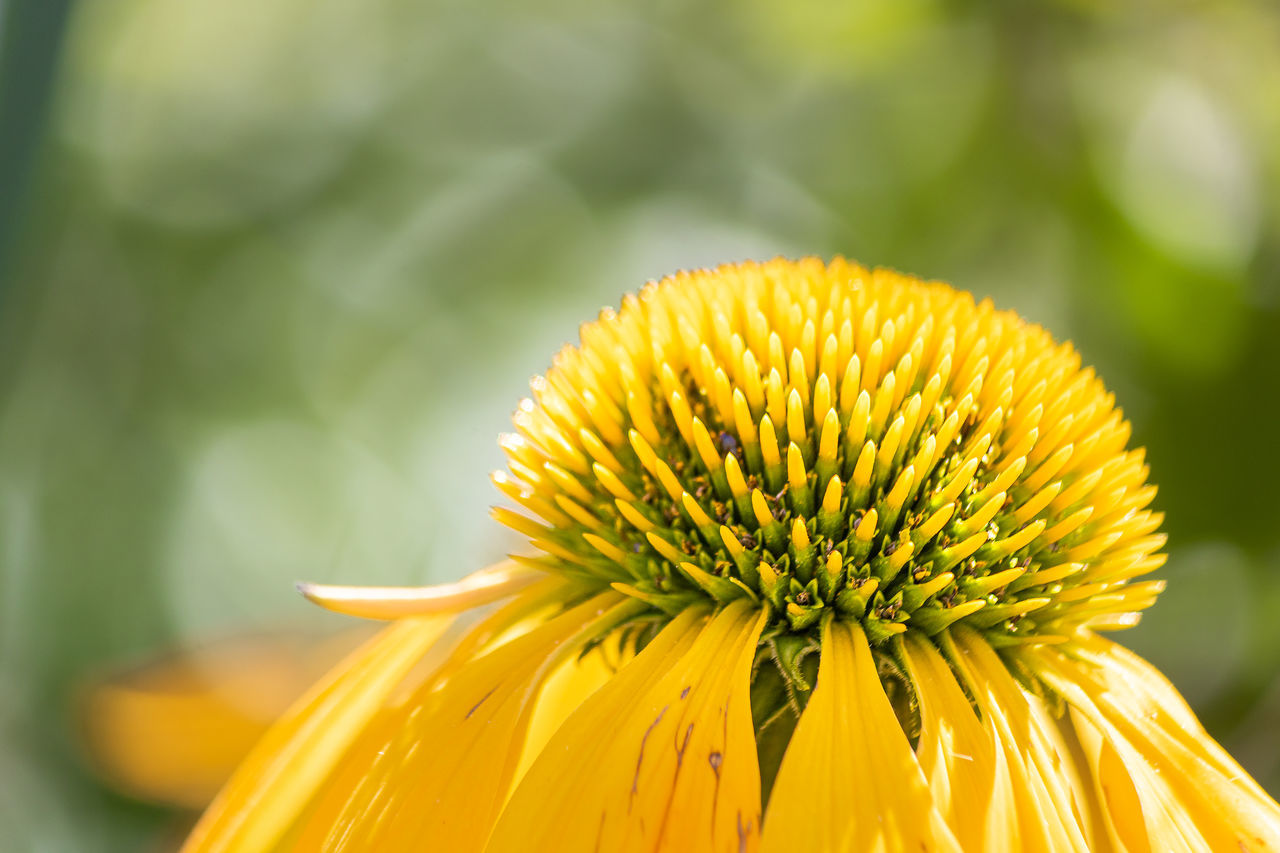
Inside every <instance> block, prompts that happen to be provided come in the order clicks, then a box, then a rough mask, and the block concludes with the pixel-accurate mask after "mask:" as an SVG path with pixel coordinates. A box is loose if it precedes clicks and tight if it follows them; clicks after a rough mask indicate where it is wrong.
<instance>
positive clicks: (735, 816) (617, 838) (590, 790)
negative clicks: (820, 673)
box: [487, 600, 764, 853]
mask: <svg viewBox="0 0 1280 853" xmlns="http://www.w3.org/2000/svg"><path fill="white" fill-rule="evenodd" d="M763 623H764V614H763V613H762V612H761V611H759V610H755V609H754V608H752V606H751V605H750V604H749V603H748V602H747V601H745V600H739V601H736V602H734V603H732V604H730V605H728V606H727V607H725V608H724V609H723V610H721V611H720V612H719V613H718V614H717V615H716V616H715V617H713V618H712V619H711V620H710V621H709V622H708V621H707V620H706V617H705V616H704V615H703V614H702V613H700V612H698V611H696V610H692V609H691V610H687V611H685V612H684V613H682V614H681V615H680V616H677V617H676V618H675V619H674V620H673V621H672V622H671V624H669V625H668V626H667V627H666V628H665V629H663V631H662V632H661V633H660V634H659V635H658V636H657V637H656V638H655V639H654V640H653V641H652V642H651V643H649V645H647V646H646V647H645V648H644V650H643V651H641V652H640V654H639V655H637V656H636V657H635V659H634V660H632V661H631V662H630V663H629V664H627V665H626V666H625V667H623V668H622V669H621V670H620V671H619V672H618V674H617V675H616V676H614V677H613V678H612V679H610V681H609V682H608V684H607V685H605V686H604V687H603V688H601V689H600V690H599V691H597V692H596V693H595V694H593V695H592V696H591V698H589V699H588V700H587V701H586V702H585V703H584V704H583V705H582V707H581V708H579V709H578V710H577V712H575V713H574V714H573V715H572V716H570V717H569V719H568V720H566V721H565V722H564V724H563V725H562V726H561V727H560V729H559V730H558V731H557V732H556V734H555V735H554V736H553V737H552V738H551V740H550V742H549V743H548V744H547V746H546V748H545V749H544V750H543V752H542V754H541V755H539V756H538V758H537V759H536V760H535V761H534V763H533V766H532V767H530V768H529V772H528V773H527V774H526V775H525V777H524V779H523V780H522V781H521V783H520V785H519V787H518V788H517V789H516V791H515V793H514V794H513V795H512V798H511V801H510V803H509V804H508V805H507V808H506V810H505V811H504V812H503V814H502V816H501V818H500V819H499V822H498V827H497V829H496V830H495V832H494V835H493V838H492V839H491V840H490V844H489V846H488V848H487V849H488V850H489V851H495V852H496V851H513V853H514V851H520V853H524V851H540V850H548V851H562V850H563V851H579V850H609V851H628V850H645V851H651V850H716V851H718V850H726V851H737V850H744V849H745V850H749V849H753V848H754V846H755V843H756V840H757V839H758V836H759V810H760V781H759V773H758V768H757V764H756V751H755V738H754V732H753V729H752V723H751V709H750V696H749V685H750V666H751V661H752V657H753V655H754V653H755V648H756V643H757V640H758V638H759V634H760V630H761V627H762V626H763Z"/></svg>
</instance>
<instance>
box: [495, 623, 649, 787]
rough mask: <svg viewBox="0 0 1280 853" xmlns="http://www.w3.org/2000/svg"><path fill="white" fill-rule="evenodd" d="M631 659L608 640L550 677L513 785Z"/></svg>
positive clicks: (540, 696) (614, 641)
mask: <svg viewBox="0 0 1280 853" xmlns="http://www.w3.org/2000/svg"><path fill="white" fill-rule="evenodd" d="M634 657H635V651H634V650H633V649H632V648H631V644H630V643H626V644H625V645H623V644H620V643H619V641H618V640H617V639H616V638H610V639H608V640H606V641H605V642H602V643H601V644H600V645H598V646H596V647H595V648H594V649H592V650H591V651H590V652H588V653H586V654H584V655H582V656H581V657H576V658H571V659H570V660H567V661H565V662H564V663H563V664H561V666H560V668H559V669H558V670H556V671H555V672H554V673H552V674H551V676H550V677H549V678H548V679H547V681H546V684H544V685H543V688H542V691H541V692H540V693H539V694H538V703H537V707H536V708H535V709H534V712H533V718H532V719H531V720H530V721H529V732H528V734H527V735H526V737H525V744H524V750H523V752H522V754H521V756H520V765H519V767H518V768H517V770H516V774H515V777H514V782H516V783H519V781H520V779H521V778H523V777H524V774H525V773H526V772H528V770H529V767H530V766H531V765H532V764H533V761H534V759H535V758H537V757H538V755H539V753H541V752H542V750H543V749H545V748H546V745H547V742H548V741H549V740H550V739H551V736H552V735H554V734H555V733H556V730H557V729H559V728H560V725H561V724H562V723H563V722H564V721H565V720H566V719H568V717H569V715H570V714H572V713H573V712H574V711H576V710H577V709H578V707H579V706H581V705H582V703H583V702H585V701H587V697H589V696H590V695H591V694H592V693H595V692H596V691H597V690H599V689H600V688H601V687H603V686H604V685H605V684H606V683H607V682H608V681H609V679H611V678H612V677H613V676H615V675H617V673H618V670H619V669H621V668H622V667H623V666H624V665H626V664H627V663H628V662H630V661H631V660H632V659H633V658H634Z"/></svg>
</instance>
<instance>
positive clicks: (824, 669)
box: [762, 621, 960, 853]
mask: <svg viewBox="0 0 1280 853" xmlns="http://www.w3.org/2000/svg"><path fill="white" fill-rule="evenodd" d="M878 848H886V849H890V850H959V849H960V846H959V844H958V843H957V841H956V839H955V837H954V836H953V835H952V833H951V830H950V829H949V828H948V827H947V825H946V822H945V821H944V820H943V818H942V815H941V814H940V813H939V811H938V809H937V808H936V807H935V806H934V802H933V799H932V797H931V795H930V793H929V788H928V783H927V782H926V781H925V777H924V773H923V772H922V771H921V769H920V765H919V763H918V762H917V761H916V757H915V754H914V753H913V752H912V750H911V745H910V743H908V741H907V737H906V735H905V734H904V733H903V731H902V727H901V725H900V724H899V722H898V719H897V717H896V716H895V715H894V712H893V706H892V705H890V703H889V699H888V697H887V696H886V695H885V692H884V688H883V687H882V686H881V683H880V677H879V675H878V674H877V671H876V662H875V659H874V657H873V656H872V654H871V647H870V646H869V645H868V643H867V639H866V635H865V634H864V633H863V631H862V628H861V627H859V626H858V625H856V624H850V623H844V622H834V621H833V622H829V623H828V624H827V625H826V626H825V627H824V629H823V636H822V659H821V662H820V663H819V666H818V684H817V687H816V689H815V690H814V692H813V696H812V698H810V700H809V704H808V706H807V707H806V708H805V710H804V713H803V714H802V715H801V717H800V723H799V725H798V726H797V727H796V731H795V734H794V735H793V736H792V739H791V743H790V744H789V745H788V747H787V752H786V755H785V756H784V757H783V759H782V766H781V768H780V769H779V771H778V779H777V782H776V783H775V784H774V787H773V793H772V795H771V796H770V799H769V810H768V814H767V815H766V820H765V834H764V843H763V845H762V849H763V850H764V851H779V853H786V852H787V851H794V850H838V851H862V850H867V851H870V850H876V849H878Z"/></svg>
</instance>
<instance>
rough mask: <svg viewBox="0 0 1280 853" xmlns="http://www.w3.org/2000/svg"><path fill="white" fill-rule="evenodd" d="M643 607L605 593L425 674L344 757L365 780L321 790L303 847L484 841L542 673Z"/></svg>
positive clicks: (349, 770)
mask: <svg viewBox="0 0 1280 853" xmlns="http://www.w3.org/2000/svg"><path fill="white" fill-rule="evenodd" d="M642 607H643V605H641V604H639V603H638V602H634V601H630V600H627V599H625V598H624V596H622V595H620V594H618V593H616V592H613V591H609V592H605V593H602V594H600V595H597V596H595V597H594V598H592V599H590V600H588V601H586V602H583V603H582V604H580V605H578V606H576V607H573V608H571V609H569V610H566V611H565V612H563V613H562V614H560V615H559V616H556V617H554V618H552V619H549V620H547V621H546V622H544V623H542V624H540V625H538V626H537V627H535V628H533V629H531V630H529V631H527V632H526V633H524V634H521V635H519V636H516V637H513V638H511V639H509V640H507V641H506V642H505V643H503V644H501V645H499V646H497V647H496V648H494V649H492V650H491V651H489V652H487V653H486V654H484V655H482V656H480V657H477V658H474V659H472V660H470V661H467V662H465V663H462V664H461V665H460V666H458V667H457V668H456V669H455V670H454V671H453V672H452V673H451V674H450V675H449V676H448V677H447V678H446V680H445V682H444V684H443V686H437V685H435V684H431V683H427V684H424V685H423V686H422V687H421V688H420V689H419V691H418V692H417V694H415V695H413V696H411V697H409V698H408V699H407V700H406V701H405V702H404V703H403V705H402V706H400V707H397V708H392V709H389V710H388V711H387V713H386V714H385V715H384V719H383V720H381V721H379V722H380V724H379V726H377V727H376V728H375V729H374V730H372V732H371V735H370V736H367V737H362V738H360V740H359V741H358V742H357V744H356V745H355V746H354V747H353V748H352V749H351V750H350V751H349V752H348V754H347V755H346V756H345V757H344V759H343V764H344V770H343V774H344V776H347V777H354V778H357V779H358V780H359V781H358V783H357V785H356V786H351V785H347V784H340V783H335V784H333V785H331V786H329V787H328V788H327V789H326V790H325V791H324V792H323V794H322V795H321V798H320V799H319V800H318V801H317V803H316V804H315V805H314V806H313V807H312V808H311V809H310V811H309V813H308V814H307V816H306V817H304V818H303V821H304V823H305V829H304V830H303V831H302V832H301V834H300V835H299V837H298V840H297V847H298V849H302V850H339V849H349V848H351V847H355V848H357V849H362V850H391V851H397V850H405V851H408V850H418V849H422V848H423V846H424V845H425V846H427V847H429V848H430V849H433V850H435V849H438V850H448V851H457V852H458V853H464V851H475V850H479V849H481V848H482V847H483V845H484V843H485V841H486V839H487V838H488V835H489V831H490V830H491V829H492V827H493V821H494V818H495V817H496V815H497V812H498V810H499V808H500V807H501V805H502V803H503V801H504V799H505V797H506V795H507V793H508V791H509V788H510V782H511V779H512V776H513V774H514V773H515V771H516V767H517V763H518V760H519V757H520V753H521V747H522V745H523V742H524V737H525V732H526V730H527V729H528V725H529V721H530V719H531V717H532V714H533V710H534V707H535V702H536V699H537V696H538V694H539V690H540V688H541V686H542V684H543V682H544V681H545V680H546V677H547V676H548V674H549V673H551V672H552V671H554V670H555V669H556V668H557V667H558V666H559V665H560V664H562V663H563V662H564V661H565V660H567V659H568V658H569V657H570V656H572V655H574V654H576V653H577V652H578V651H579V650H580V649H581V648H582V646H583V645H584V644H585V643H586V642H587V641H589V640H591V639H592V638H593V637H595V636H598V635H599V634H600V633H602V632H607V631H609V630H611V629H612V628H613V627H614V626H615V625H616V624H617V623H618V622H619V621H622V620H624V619H626V618H629V617H630V616H633V615H634V614H635V613H636V611H637V610H639V609H642Z"/></svg>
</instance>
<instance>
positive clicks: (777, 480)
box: [187, 260, 1280, 851]
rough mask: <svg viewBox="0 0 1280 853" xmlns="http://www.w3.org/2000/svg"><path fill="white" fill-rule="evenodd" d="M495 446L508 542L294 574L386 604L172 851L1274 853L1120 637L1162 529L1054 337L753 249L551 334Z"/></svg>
mask: <svg viewBox="0 0 1280 853" xmlns="http://www.w3.org/2000/svg"><path fill="white" fill-rule="evenodd" d="M515 426H516V430H517V432H516V433H515V434H513V435H510V436H508V437H506V438H504V439H503V440H502V446H503V447H504V449H505V451H506V454H507V457H508V470H507V472H505V473H500V474H497V475H495V480H496V482H497V485H498V487H499V488H500V489H501V490H502V492H503V493H505V494H506V495H507V496H508V497H509V498H510V499H511V500H512V501H513V502H514V503H515V504H517V505H519V507H520V511H514V510H511V509H499V510H497V511H496V513H495V514H496V516H497V518H498V519H499V520H500V521H502V522H504V523H506V524H508V525H510V526H511V527H513V528H515V529H516V530H518V531H520V532H521V533H523V534H526V535H527V536H528V537H529V539H530V540H531V542H532V544H533V546H535V548H536V549H537V551H538V552H539V555H538V556H535V557H514V558H512V560H511V561H509V562H506V563H503V564H501V565H498V566H494V567H491V568H488V569H485V570H483V571H480V572H478V573H476V574H473V575H471V576H470V577H468V578H466V579H464V580H462V581H460V582H458V583H456V584H452V585H448V586H443V587H434V588H423V589H417V588H404V589H370V588H336V587H305V588H304V591H305V592H306V593H307V594H308V595H309V596H310V597H311V598H313V599H314V600H316V601H318V602H319V603H321V604H324V605H325V606H327V607H330V608H331V609H334V610H338V611H342V612H346V613H350V614H358V615H363V616H368V617H372V618H376V619H390V620H393V621H392V623H391V624H390V625H389V626H388V627H387V628H386V629H385V630H384V631H383V633H381V634H380V635H379V636H377V637H376V638H375V639H373V640H372V641H370V642H369V643H368V645H367V646H365V647H364V648H362V649H361V650H360V651H358V652H356V653H355V654H354V655H353V656H351V657H350V658H349V659H348V660H346V661H345V662H344V663H342V664H341V665H340V666H338V667H337V669H335V670H334V671H333V672H332V673H331V674H330V675H329V676H328V677H327V678H326V679H325V680H324V681H323V682H322V683H321V684H319V685H318V686H317V687H315V688H314V689H313V690H312V692H311V693H310V694H309V695H308V696H307V697H306V698H305V699H304V700H302V701H301V702H300V703H299V704H298V705H297V706H296V707H294V708H293V710H292V711H291V712H290V713H289V714H287V715H286V716H285V717H284V718H283V719H282V720H281V721H280V722H279V723H277V724H276V726H275V727H274V728H273V729H272V730H270V731H269V733H268V734H267V735H266V736H265V738H264V739H263V740H262V741H261V742H260V743H259V744H258V745H257V747H256V748H255V749H254V750H253V752H252V753H251V755H250V757H249V758H248V759H247V760H246V762H245V763H244V764H243V765H242V766H241V767H240V769H239V770H238V771H237V772H236V773H235V775H234V776H233V777H232V779H231V780H230V782H229V783H228V784H227V786H226V787H225V788H224V789H223V791H222V793H221V794H220V795H219V796H218V798H217V799H216V800H215V801H214V803H213V805H212V806H211V807H210V808H209V809H208V811H207V812H206V813H205V815H204V817H203V818H202V820H201V821H200V822H199V824H198V825H197V827H196V829H195V831H194V833H193V834H192V836H191V837H190V840H189V841H188V845H187V849H188V850H191V851H203V850H237V851H258V850H267V849H277V848H284V849H297V850H337V849H347V850H441V851H468V850H488V851H529V850H557V851H559V850H567V851H576V850H608V851H615V850H632V849H636V850H654V849H662V850H755V849H763V850H769V851H793V850H811V851H836V850H864V849H865V850H961V849H962V850H1051V851H1061V850H1086V849H1087V850H1107V849H1117V850H1129V851H1137V850H1144V851H1145V850H1151V851H1166V850H1250V851H1259V850H1277V849H1280V808H1278V807H1277V805H1276V803H1274V802H1273V801H1272V800H1271V799H1270V798H1269V797H1268V796H1267V795H1266V794H1265V793H1264V792H1263V791H1262V790H1261V788H1260V787H1259V786H1258V785H1257V784H1256V783H1255V782H1254V781H1253V780H1252V779H1250V778H1249V776H1248V775H1247V774H1246V773H1245V772H1244V771H1243V770H1241V768H1240V767H1239V765H1237V764H1236V763H1235V762H1234V761H1233V760H1232V759H1231V758H1230V757H1229V756H1228V755H1227V754H1226V753H1225V752H1224V751H1223V750H1222V749H1221V747H1219V746H1218V745H1217V744H1215V743H1214V742H1213V741H1212V740H1211V739H1210V738H1209V737H1208V735H1207V734H1206V733H1205V732H1204V730H1203V729H1202V728H1201V727H1200V725H1199V723H1198V722H1197V721H1196V719H1195V717H1194V715H1193V714H1192V712H1191V711H1190V710H1189V708H1188V707H1187V705H1186V704H1185V703H1184V702H1183V700H1182V699H1181V697H1179V695H1178V694H1177V692H1176V691H1175V690H1174V689H1173V687H1172V686H1170V685H1169V683H1168V682H1167V681H1166V680H1165V679H1164V678H1163V677H1162V676H1161V675H1160V674H1159V673H1158V672H1157V671H1156V670H1155V669H1153V668H1152V667H1151V666H1150V665H1149V664H1147V663H1146V662H1144V661H1143V660H1141V659H1139V658H1138V657H1136V656H1135V655H1133V654H1132V653H1130V652H1128V651H1126V650H1125V649H1123V648H1122V647H1120V646H1118V645H1116V644H1114V643H1112V642H1111V641H1110V640H1107V639H1104V638H1103V637H1102V636H1100V635H1099V634H1098V633H1097V632H1098V631H1103V630H1113V629H1117V628H1124V627H1126V626H1129V625H1132V624H1134V623H1135V622H1136V621H1137V619H1138V616H1139V614H1140V612H1141V611H1142V610H1143V609H1144V608H1146V607H1147V606H1149V605H1150V604H1151V603H1152V602H1153V601H1154V600H1155V598H1156V595H1157V594H1158V593H1159V591H1160V588H1161V584H1160V582H1153V581H1142V582H1135V581H1134V579H1135V578H1137V577H1139V576H1141V575H1144V574H1146V573H1148V572H1150V571H1151V570H1153V569H1155V568H1157V567H1158V566H1160V565H1161V563H1162V562H1163V557H1162V556H1161V555H1159V554H1158V553H1157V551H1158V550H1159V549H1160V547H1161V546H1162V545H1163V543H1164V537H1163V536H1162V535H1161V534H1159V533H1158V532H1157V528H1158V527H1159V524H1160V520H1161V518H1160V515H1159V514H1158V513H1155V512H1152V511H1151V510H1150V509H1148V505H1149V503H1150V502H1151V500H1152V497H1153V495H1154V493H1155V489H1154V487H1152V486H1149V485H1147V484H1146V476H1147V468H1146V466H1145V465H1144V462H1143V453H1142V451H1141V450H1130V449H1128V448H1127V447H1126V444H1127V441H1128V438H1129V427H1128V424H1127V423H1126V422H1125V420H1124V418H1123V415H1122V414H1121V412H1120V411H1119V410H1118V409H1117V408H1116V407H1115V405H1114V400H1113V398H1112V396H1111V395H1110V394H1108V393H1107V391H1106V390H1105V388H1104V387H1103V385H1102V383H1101V382H1100V381H1099V380H1098V378H1097V377H1096V376H1095V375H1094V374H1093V372H1092V371H1091V370H1088V369H1082V368H1081V366H1080V359H1079V356H1078V355H1077V354H1076V352H1075V351H1074V350H1073V349H1072V348H1071V347H1070V345H1066V344H1057V343H1055V342H1054V341H1053V340H1052V338H1051V337H1050V336H1049V335H1048V333H1046V332H1045V331H1044V330H1043V329H1041V328H1039V327H1036V326H1032V325H1028V324H1027V323H1025V322H1023V321H1021V320H1020V319H1019V318H1018V317H1016V316H1015V315H1013V314H1010V313H1005V312H1000V311H996V310H995V309H994V308H993V307H992V306H991V305H990V304H989V303H987V302H983V303H980V304H975V302H974V301H973V299H972V298H971V297H970V296H968V295H967V294H964V293H960V292H957V291H956V290H953V289H952V288H950V287H948V286H946V285H944V284H937V283H927V282H922V281H919V280H917V279H914V278H910V277H907V276H903V275H898V274H896V273H891V272H886V271H874V272H869V271H867V270H864V269H862V268H859V267H857V266H854V265H852V264H848V263H846V262H844V261H841V260H837V261H834V262H832V263H831V264H829V265H828V264H824V263H822V262H820V261H816V260H805V261H800V262H794V263H793V262H788V261H781V260H779V261H773V262H770V263H767V264H760V265H757V264H742V265H738V266H726V267H721V268H720V269H717V270H714V271H708V272H694V273H682V274H680V275H676V276H673V277H671V278H668V279H665V280H663V281H661V282H658V283H654V284H650V285H648V286H646V287H645V288H644V289H643V290H641V291H640V293H639V294H638V295H635V296H628V297H626V298H625V299H624V301H623V304H622V308H621V310H619V311H617V312H616V313H615V312H613V311H605V312H604V313H603V314H602V315H601V316H600V318H599V320H597V321H596V322H594V323H590V324H588V325H585V326H583V327H582V330H581V344H580V345H579V346H570V347H566V348H565V349H564V350H562V351H561V352H560V353H559V355H558V356H557V357H556V359H555V361H554V364H553V366H552V368H551V369H550V370H549V371H548V372H547V374H546V376H545V378H539V379H537V380H535V382H534V385H533V398H532V399H531V400H528V401H525V402H524V403H522V404H521V405H520V407H519V410H518V411H517V413H516V415H515Z"/></svg>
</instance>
